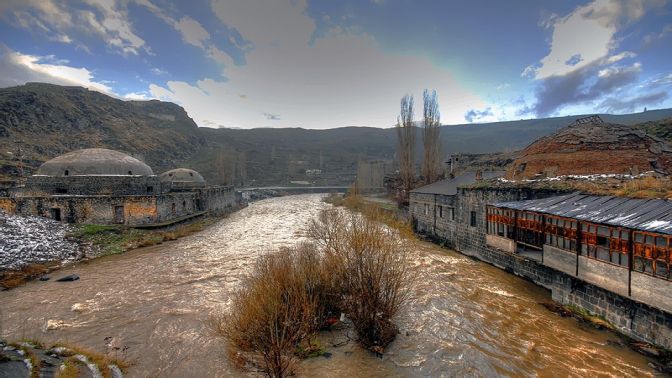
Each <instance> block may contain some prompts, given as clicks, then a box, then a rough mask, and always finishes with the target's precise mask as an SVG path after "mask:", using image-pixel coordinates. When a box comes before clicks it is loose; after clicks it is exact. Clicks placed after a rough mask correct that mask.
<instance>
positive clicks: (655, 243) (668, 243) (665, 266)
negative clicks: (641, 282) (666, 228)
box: [632, 231, 672, 280]
mask: <svg viewBox="0 0 672 378" xmlns="http://www.w3.org/2000/svg"><path fill="white" fill-rule="evenodd" d="M671 253H672V237H670V236H662V235H656V234H652V233H647V232H641V231H635V232H634V243H633V253H632V262H633V266H632V268H633V269H634V270H636V271H639V272H642V273H646V274H650V275H653V276H656V277H661V278H665V279H668V280H669V279H672V274H671V273H672V272H670V269H671V267H670V264H671V263H672V261H670V259H671V257H672V256H670V254H671Z"/></svg>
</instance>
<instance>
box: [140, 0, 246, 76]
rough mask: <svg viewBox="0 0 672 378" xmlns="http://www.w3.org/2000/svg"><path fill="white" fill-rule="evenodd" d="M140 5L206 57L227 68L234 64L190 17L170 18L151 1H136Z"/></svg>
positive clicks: (198, 23)
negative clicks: (173, 29)
mask: <svg viewBox="0 0 672 378" xmlns="http://www.w3.org/2000/svg"><path fill="white" fill-rule="evenodd" d="M136 1H137V2H138V3H139V4H141V5H143V6H145V7H147V9H149V10H150V11H151V12H152V13H154V15H156V16H157V17H159V18H160V19H161V20H163V21H164V22H166V23H167V24H168V25H170V26H172V27H173V28H175V30H177V31H178V32H180V34H181V35H182V39H183V40H184V41H185V42H186V43H188V44H191V45H194V46H196V47H198V48H200V49H202V50H203V51H204V52H205V54H206V56H207V57H209V58H210V59H212V60H214V61H216V62H217V63H220V64H223V65H225V66H232V65H233V64H234V61H233V58H231V56H230V55H229V54H228V53H226V52H224V51H222V50H221V49H219V48H218V47H217V46H216V45H215V44H214V42H213V40H212V38H211V35H210V33H209V32H208V31H207V30H206V29H205V28H204V27H203V25H201V23H200V22H198V21H196V20H194V19H193V18H191V17H189V16H184V17H182V18H181V19H180V20H179V21H177V20H175V19H174V18H173V17H171V16H169V15H168V14H167V13H166V12H165V11H164V10H163V9H162V8H160V7H157V6H156V5H154V4H153V3H152V2H151V1H150V0H136Z"/></svg>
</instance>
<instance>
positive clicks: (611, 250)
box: [487, 206, 672, 280]
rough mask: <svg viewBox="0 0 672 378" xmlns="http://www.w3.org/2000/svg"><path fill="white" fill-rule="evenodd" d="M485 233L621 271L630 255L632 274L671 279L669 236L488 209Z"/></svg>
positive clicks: (507, 210)
mask: <svg viewBox="0 0 672 378" xmlns="http://www.w3.org/2000/svg"><path fill="white" fill-rule="evenodd" d="M514 225H515V226H514ZM579 228H580V230H579ZM487 232H488V234H491V235H499V236H502V237H506V238H508V239H513V240H515V241H516V242H519V243H522V244H525V245H527V246H531V247H536V248H542V247H543V245H544V244H547V245H550V246H553V247H556V248H561V249H564V250H568V251H573V252H576V253H580V254H581V255H582V256H585V257H588V258H591V259H596V260H600V261H603V262H607V263H610V264H614V265H618V266H623V267H629V266H631V263H630V261H629V259H630V254H631V253H632V269H633V270H635V271H638V272H641V273H645V274H649V275H652V276H656V277H660V278H664V279H668V280H670V279H672V236H665V235H660V234H654V233H647V232H643V231H633V230H630V229H626V228H620V227H612V226H606V225H601V224H594V223H589V222H579V221H577V220H575V219H568V218H562V217H557V216H551V215H546V216H544V215H541V214H538V213H534V212H529V211H518V212H516V211H514V210H511V209H501V208H495V207H490V206H489V207H488V208H487ZM579 235H580V241H579ZM631 239H632V240H631ZM579 242H580V243H579ZM579 244H580V246H581V247H580V248H579Z"/></svg>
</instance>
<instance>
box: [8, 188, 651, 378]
mask: <svg viewBox="0 0 672 378" xmlns="http://www.w3.org/2000/svg"><path fill="white" fill-rule="evenodd" d="M320 199H321V197H320V196H319V195H299V196H289V197H282V198H274V199H269V200H264V201H260V202H256V203H253V204H251V205H250V206H249V207H247V208H245V209H243V210H241V211H239V212H236V213H234V214H232V215H231V216H229V217H228V218H226V219H223V220H221V221H220V222H218V223H216V224H214V225H212V226H210V227H209V228H207V229H206V230H204V231H202V232H200V233H197V234H194V235H191V236H188V237H185V238H182V239H180V240H177V241H174V242H169V243H165V244H162V245H159V246H154V247H148V248H142V249H138V250H135V251H131V252H128V253H125V254H123V255H115V256H107V257H103V258H100V259H96V260H93V261H90V262H87V263H82V264H79V265H76V266H73V267H68V268H65V269H62V270H60V271H58V272H56V273H54V277H60V276H63V275H67V274H71V273H77V274H79V275H80V277H81V279H80V280H79V281H76V282H69V283H59V282H54V281H48V282H38V281H35V282H30V283H28V284H26V285H24V286H22V287H20V288H17V289H14V290H10V291H5V292H0V336H3V337H5V338H9V339H19V338H33V339H40V340H44V341H46V342H56V341H61V342H66V343H71V344H77V345H82V346H86V347H88V348H89V349H93V350H96V351H98V352H104V351H105V346H104V344H105V342H104V339H105V338H106V337H108V336H109V337H112V338H113V344H114V345H115V346H117V347H119V348H123V347H124V346H127V347H128V350H127V352H126V353H125V355H124V357H125V358H126V360H127V361H130V362H131V363H132V366H131V367H130V369H129V375H130V376H134V377H158V376H161V377H165V376H171V377H184V376H190V377H211V376H221V377H227V376H240V375H244V374H243V373H241V372H240V371H237V370H236V369H235V368H234V367H232V366H231V364H229V362H228V361H227V360H226V358H225V348H226V345H225V343H224V342H223V341H222V340H221V339H220V338H219V337H217V336H216V335H215V334H214V333H213V332H212V330H211V327H210V326H209V325H208V322H209V319H210V318H211V315H212V314H213V313H215V312H217V311H220V310H221V309H222V308H226V306H227V304H228V302H227V301H228V298H229V296H230V294H231V292H232V290H234V289H235V285H236V283H237V282H238V281H239V280H240V278H241V277H242V275H243V274H244V273H245V272H246V271H248V270H249V268H250V267H251V265H252V264H253V262H254V260H255V258H256V256H258V255H259V254H260V253H263V252H265V251H268V250H272V249H275V248H277V247H279V246H282V245H291V244H293V243H295V242H297V241H298V240H301V239H302V238H304V232H305V230H306V227H307V225H308V222H309V220H310V219H311V218H313V217H315V216H316V215H317V214H318V213H319V211H320V210H321V209H324V208H327V207H328V206H330V205H327V204H325V203H323V202H321V200H320ZM414 264H415V268H416V269H417V270H418V278H417V280H416V283H415V287H414V298H413V301H412V303H411V304H410V305H409V306H408V307H407V308H406V309H405V311H404V313H403V315H402V316H401V317H400V319H398V324H399V325H400V329H401V334H400V335H399V336H398V337H397V339H396V340H395V341H394V342H393V343H392V344H391V346H390V347H389V348H388V350H387V352H386V354H385V356H384V357H383V358H382V359H379V358H376V357H375V356H373V355H371V354H370V353H368V352H365V351H362V350H361V349H360V348H358V347H357V345H355V344H354V343H353V342H350V343H348V344H347V345H345V346H340V347H333V346H331V343H332V342H333V343H337V342H338V341H340V339H341V338H342V334H336V333H334V334H322V335H321V336H320V340H321V342H322V343H323V345H325V346H327V349H328V351H329V352H330V353H331V354H332V356H331V357H330V358H324V357H318V358H313V359H309V360H306V361H304V362H302V365H301V374H302V375H304V376H320V377H331V376H333V377H342V376H348V377H360V376H367V377H369V376H455V375H459V376H463V375H469V376H495V375H516V376H519V375H525V376H551V375H552V376H568V375H569V376H595V375H605V376H609V375H612V376H638V377H639V376H650V375H653V374H654V371H653V370H652V369H651V368H649V367H648V364H647V363H648V361H647V360H646V359H645V358H644V357H643V356H641V355H639V354H637V353H635V352H633V351H631V350H630V349H628V348H627V347H625V346H623V345H621V343H619V341H618V338H617V337H616V336H615V335H613V334H611V333H609V332H606V331H600V330H596V329H593V328H591V327H590V326H585V325H582V324H579V323H578V322H576V321H575V320H572V319H568V318H561V317H559V316H557V315H556V314H553V313H551V312H550V311H548V310H547V309H546V308H544V307H543V306H541V305H540V304H539V303H540V302H547V301H550V294H549V293H548V292H547V291H545V290H543V289H541V288H539V287H537V286H535V285H534V284H532V283H530V282H527V281H525V280H522V279H520V278H518V277H515V276H513V275H510V274H507V273H505V272H503V271H501V270H499V269H497V268H494V267H492V266H490V265H488V264H485V263H482V262H479V261H475V260H473V259H470V258H468V257H465V256H463V255H460V254H459V253H456V252H453V251H449V250H446V249H441V248H439V247H438V246H435V245H433V244H429V243H424V242H419V243H418V244H417V246H416V247H415V257H414Z"/></svg>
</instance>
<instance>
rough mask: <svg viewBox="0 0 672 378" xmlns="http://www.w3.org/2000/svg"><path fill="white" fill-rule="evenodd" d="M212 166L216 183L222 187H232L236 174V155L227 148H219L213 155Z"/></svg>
mask: <svg viewBox="0 0 672 378" xmlns="http://www.w3.org/2000/svg"><path fill="white" fill-rule="evenodd" d="M213 165H214V168H215V171H216V172H217V181H218V182H219V183H220V184H223V185H233V183H234V179H235V174H236V154H235V153H234V152H233V151H231V150H230V149H228V148H225V147H220V149H219V151H217V153H216V154H215V158H214V159H213Z"/></svg>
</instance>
